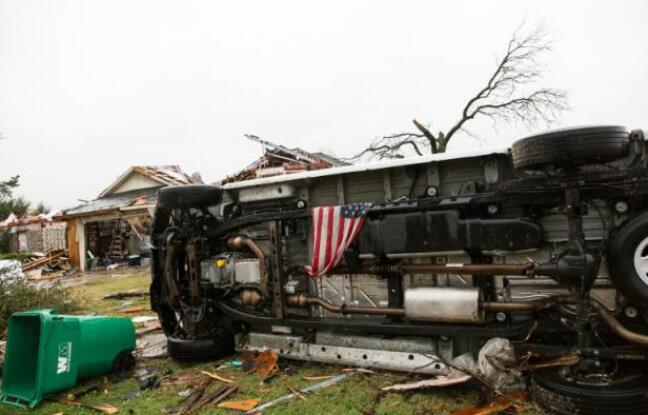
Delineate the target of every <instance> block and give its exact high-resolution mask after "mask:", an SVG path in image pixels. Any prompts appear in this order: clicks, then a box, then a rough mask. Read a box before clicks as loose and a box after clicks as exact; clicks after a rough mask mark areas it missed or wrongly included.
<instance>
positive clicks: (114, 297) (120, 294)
mask: <svg viewBox="0 0 648 415" xmlns="http://www.w3.org/2000/svg"><path fill="white" fill-rule="evenodd" d="M148 296H149V293H148V292H146V291H126V292H118V293H115V294H109V295H106V296H104V297H103V298H102V300H123V299H124V298H133V297H148Z"/></svg>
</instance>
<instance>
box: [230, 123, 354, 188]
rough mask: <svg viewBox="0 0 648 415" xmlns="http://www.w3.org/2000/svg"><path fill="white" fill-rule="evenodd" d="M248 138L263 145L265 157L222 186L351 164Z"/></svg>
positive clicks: (323, 154) (248, 136) (251, 137)
mask: <svg viewBox="0 0 648 415" xmlns="http://www.w3.org/2000/svg"><path fill="white" fill-rule="evenodd" d="M246 137H247V138H248V139H250V140H252V141H254V142H257V143H259V144H261V146H262V148H263V155H262V156H261V157H259V158H258V159H257V160H255V161H254V162H253V163H251V164H249V165H248V166H247V167H246V168H244V169H243V170H241V171H239V172H238V173H236V174H233V175H231V176H228V177H227V178H225V180H223V181H222V182H221V184H226V183H232V182H240V181H243V180H252V179H258V178H261V177H270V176H278V175H282V174H290V173H299V172H303V171H308V170H321V169H328V168H330V167H338V166H347V165H348V164H349V163H346V162H344V161H342V160H339V159H337V158H335V157H333V156H330V155H328V154H325V153H321V152H317V153H311V152H308V151H306V150H302V149H301V148H288V147H285V146H282V145H280V144H275V143H272V142H270V141H266V140H262V139H260V138H259V137H257V136H254V135H247V136H246Z"/></svg>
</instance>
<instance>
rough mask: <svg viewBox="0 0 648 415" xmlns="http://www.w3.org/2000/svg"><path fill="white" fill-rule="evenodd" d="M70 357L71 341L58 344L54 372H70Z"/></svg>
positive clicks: (58, 373)
mask: <svg viewBox="0 0 648 415" xmlns="http://www.w3.org/2000/svg"><path fill="white" fill-rule="evenodd" d="M71 358H72V342H65V343H61V344H59V347H58V360H57V364H56V374H57V375H60V374H61V373H69V372H70V360H71Z"/></svg>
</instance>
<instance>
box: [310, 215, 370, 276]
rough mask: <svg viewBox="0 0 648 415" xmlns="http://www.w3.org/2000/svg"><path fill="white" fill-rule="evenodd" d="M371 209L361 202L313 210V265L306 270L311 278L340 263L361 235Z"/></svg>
mask: <svg viewBox="0 0 648 415" xmlns="http://www.w3.org/2000/svg"><path fill="white" fill-rule="evenodd" d="M370 207H371V205H370V204H368V203H359V204H352V205H346V206H323V207H315V208H313V209H312V211H311V214H312V219H311V237H312V243H313V251H312V262H311V265H310V266H307V267H306V271H307V272H308V273H309V275H311V276H314V277H316V276H321V275H324V274H326V273H327V272H328V271H329V270H330V269H331V268H333V267H335V266H336V265H337V264H338V263H339V262H340V260H341V259H342V257H343V256H344V252H345V251H346V249H347V248H348V247H349V245H351V244H352V243H353V241H354V240H355V238H356V237H357V236H358V235H359V234H360V231H361V230H362V226H363V225H364V223H365V216H366V214H367V212H368V211H369V208H370Z"/></svg>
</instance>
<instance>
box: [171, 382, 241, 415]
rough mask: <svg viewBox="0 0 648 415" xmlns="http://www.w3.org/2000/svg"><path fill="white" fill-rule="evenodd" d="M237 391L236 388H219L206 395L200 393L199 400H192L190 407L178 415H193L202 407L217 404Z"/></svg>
mask: <svg viewBox="0 0 648 415" xmlns="http://www.w3.org/2000/svg"><path fill="white" fill-rule="evenodd" d="M237 390H238V387H236V386H229V387H228V386H221V387H219V388H217V389H216V390H214V391H213V392H210V393H208V394H204V393H202V394H201V395H202V397H200V399H197V400H194V401H193V403H192V405H191V406H189V407H187V409H185V410H184V412H178V415H193V414H195V413H196V412H198V411H200V410H201V409H202V407H203V406H205V405H207V404H215V403H218V402H220V401H222V400H223V399H225V398H226V397H228V396H229V395H231V394H232V393H234V392H236V391H237ZM203 392H204V389H203Z"/></svg>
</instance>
